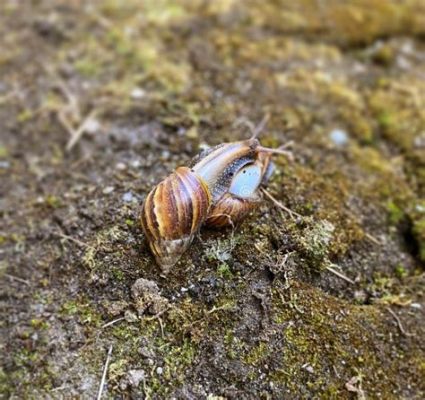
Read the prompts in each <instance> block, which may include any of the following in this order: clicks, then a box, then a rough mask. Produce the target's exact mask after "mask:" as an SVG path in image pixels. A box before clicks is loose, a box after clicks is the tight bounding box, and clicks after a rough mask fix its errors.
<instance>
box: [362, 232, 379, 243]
mask: <svg viewBox="0 0 425 400" xmlns="http://www.w3.org/2000/svg"><path fill="white" fill-rule="evenodd" d="M365 238H366V239H369V240H370V241H371V242H372V243H375V244H376V245H378V246H380V245H381V244H382V243H381V242H380V241H379V240H378V239H376V237H374V236H372V235H371V234H370V233H365Z"/></svg>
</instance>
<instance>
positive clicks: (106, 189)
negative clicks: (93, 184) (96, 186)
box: [103, 186, 115, 194]
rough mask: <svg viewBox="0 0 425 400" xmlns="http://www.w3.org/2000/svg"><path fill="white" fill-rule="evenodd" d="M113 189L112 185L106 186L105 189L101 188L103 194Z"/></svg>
mask: <svg viewBox="0 0 425 400" xmlns="http://www.w3.org/2000/svg"><path fill="white" fill-rule="evenodd" d="M114 190H115V188H114V187H113V186H106V188H105V189H103V194H110V193H112V192H113V191H114Z"/></svg>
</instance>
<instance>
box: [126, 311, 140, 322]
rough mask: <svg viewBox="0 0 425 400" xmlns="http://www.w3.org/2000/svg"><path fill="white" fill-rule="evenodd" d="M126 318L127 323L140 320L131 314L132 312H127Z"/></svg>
mask: <svg viewBox="0 0 425 400" xmlns="http://www.w3.org/2000/svg"><path fill="white" fill-rule="evenodd" d="M124 318H125V320H126V321H127V322H136V321H137V320H138V319H139V318H138V317H137V315H136V314H134V313H133V312H131V311H130V310H126V311H125V313H124Z"/></svg>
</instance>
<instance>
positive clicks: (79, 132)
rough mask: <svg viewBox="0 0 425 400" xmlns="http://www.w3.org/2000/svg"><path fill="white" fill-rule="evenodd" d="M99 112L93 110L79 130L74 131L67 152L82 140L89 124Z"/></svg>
mask: <svg viewBox="0 0 425 400" xmlns="http://www.w3.org/2000/svg"><path fill="white" fill-rule="evenodd" d="M97 112H98V111H97V110H92V111H91V112H90V113H89V114H88V115H87V117H86V118H85V119H84V121H83V122H82V123H81V124H80V126H79V127H78V128H77V130H75V131H74V133H73V135H72V136H71V138H70V139H69V141H68V143H67V145H66V151H70V150H71V149H72V148H73V147H74V146H75V145H76V144H77V142H78V141H79V140H80V139H81V136H83V133H84V132H85V130H86V127H87V124H88V123H89V122H90V120H91V119H92V118H93V117H94V116H95V115H96V113H97Z"/></svg>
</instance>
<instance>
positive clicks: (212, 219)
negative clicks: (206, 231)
mask: <svg viewBox="0 0 425 400" xmlns="http://www.w3.org/2000/svg"><path fill="white" fill-rule="evenodd" d="M258 204H259V201H258V200H255V199H241V198H238V197H235V196H233V195H231V194H230V193H226V194H225V195H224V196H223V197H222V198H221V199H220V200H219V201H218V202H217V204H215V205H214V206H213V207H212V208H211V210H210V213H209V214H208V218H207V219H206V221H205V225H206V226H208V227H210V228H224V227H226V226H234V225H236V224H237V223H239V222H240V221H242V220H243V219H244V218H245V217H246V216H247V215H248V214H249V213H250V212H251V211H252V210H254V209H255V208H256V207H257V206H258Z"/></svg>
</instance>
